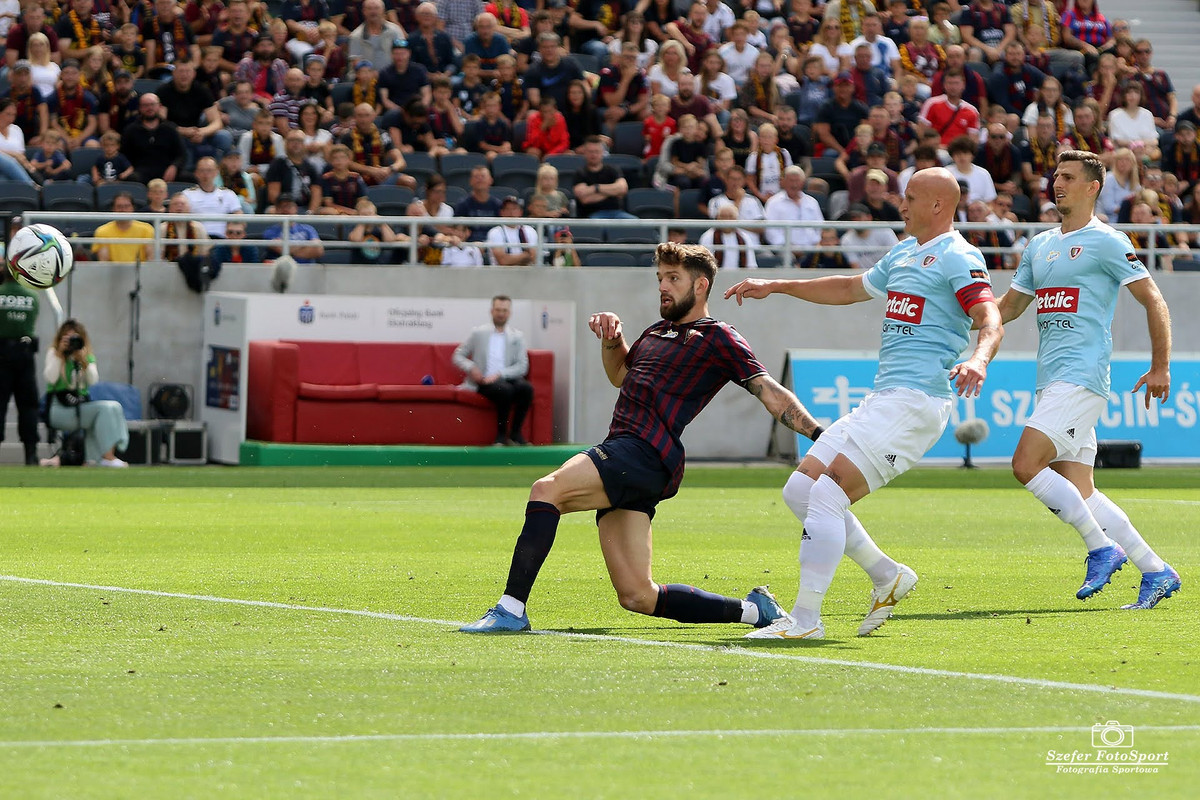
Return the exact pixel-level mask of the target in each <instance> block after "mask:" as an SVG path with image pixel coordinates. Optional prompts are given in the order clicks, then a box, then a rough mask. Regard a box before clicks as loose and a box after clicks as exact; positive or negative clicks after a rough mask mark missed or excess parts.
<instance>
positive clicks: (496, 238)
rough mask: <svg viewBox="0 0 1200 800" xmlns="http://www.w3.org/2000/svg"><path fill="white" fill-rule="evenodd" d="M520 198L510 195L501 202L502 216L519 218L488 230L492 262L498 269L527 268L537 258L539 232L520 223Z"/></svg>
mask: <svg viewBox="0 0 1200 800" xmlns="http://www.w3.org/2000/svg"><path fill="white" fill-rule="evenodd" d="M521 211H522V205H521V200H520V198H518V197H516V196H514V195H509V196H508V197H505V198H504V199H503V200H502V201H501V202H500V216H502V217H513V218H518V219H517V221H515V222H513V223H512V224H500V225H495V226H493V227H491V228H489V229H488V232H487V243H488V248H489V250H488V252H489V254H490V256H491V262H492V263H493V264H495V265H496V266H498V267H527V266H529V265H530V264H532V263H533V260H534V258H536V257H537V242H538V237H537V231H535V230H534V229H533V227H532V226H530V225H522V224H521V222H520V221H519V218H520V216H521Z"/></svg>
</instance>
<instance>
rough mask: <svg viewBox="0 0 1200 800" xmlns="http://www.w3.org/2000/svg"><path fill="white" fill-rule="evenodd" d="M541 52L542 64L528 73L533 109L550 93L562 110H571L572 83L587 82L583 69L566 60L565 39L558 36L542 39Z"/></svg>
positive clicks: (539, 45)
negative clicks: (577, 81)
mask: <svg viewBox="0 0 1200 800" xmlns="http://www.w3.org/2000/svg"><path fill="white" fill-rule="evenodd" d="M538 53H539V54H540V55H541V57H542V60H541V63H538V64H534V65H533V66H532V67H530V68H529V71H528V72H527V73H525V91H526V93H527V94H528V96H529V105H530V107H536V106H537V105H539V101H540V99H541V96H542V94H548V95H550V96H551V97H553V98H554V102H555V103H557V104H558V108H559V109H565V108H567V88H568V87H569V86H570V85H571V82H572V81H576V80H582V79H583V70H582V69H580V68H579V65H578V64H576V63H575V62H574V61H568V60H567V59H565V58H563V48H562V39H561V38H559V36H558V34H557V33H543V34H541V35H540V36H538Z"/></svg>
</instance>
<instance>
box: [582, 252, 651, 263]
mask: <svg viewBox="0 0 1200 800" xmlns="http://www.w3.org/2000/svg"><path fill="white" fill-rule="evenodd" d="M582 258H583V265H584V266H585V267H636V266H637V265H638V263H637V259H636V258H635V257H634V255H633V253H622V252H619V251H615V250H604V251H599V250H593V251H591V252H589V253H588V254H587V255H585V256H582Z"/></svg>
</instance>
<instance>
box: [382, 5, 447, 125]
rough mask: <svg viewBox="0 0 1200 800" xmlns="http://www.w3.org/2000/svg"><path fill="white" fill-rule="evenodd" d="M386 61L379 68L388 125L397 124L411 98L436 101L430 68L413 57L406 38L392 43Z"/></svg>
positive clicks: (427, 101)
mask: <svg viewBox="0 0 1200 800" xmlns="http://www.w3.org/2000/svg"><path fill="white" fill-rule="evenodd" d="M368 2H370V0H368ZM376 63H379V62H376ZM386 63H387V66H386V67H384V68H383V69H381V70H379V99H380V102H381V103H382V105H383V109H384V114H385V119H384V120H383V127H385V128H387V127H395V126H396V125H397V123H396V122H395V121H394V120H396V119H398V118H399V115H400V109H402V108H404V106H406V105H407V104H408V103H409V102H410V101H412V100H414V99H415V100H420V101H421V102H422V103H424V104H425V106H426V107H428V106H429V104H430V102H431V101H432V100H433V94H432V91H431V90H430V88H429V71H428V70H426V69H425V67H423V66H421V65H420V64H417V63H416V62H414V61H413V60H412V50H411V49H410V48H409V46H408V40H407V39H405V38H403V37H401V38H399V39H396V40H395V41H393V42H392V49H391V55H390V56H389V58H388V60H387V62H386Z"/></svg>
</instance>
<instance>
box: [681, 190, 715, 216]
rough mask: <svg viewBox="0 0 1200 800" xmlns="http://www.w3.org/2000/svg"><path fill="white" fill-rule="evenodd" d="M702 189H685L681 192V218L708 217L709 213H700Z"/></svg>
mask: <svg viewBox="0 0 1200 800" xmlns="http://www.w3.org/2000/svg"><path fill="white" fill-rule="evenodd" d="M701 196H703V190H701V189H684V190H683V191H682V192H680V193H679V217H680V219H708V214H707V213H705V214H702V213H700V198H701Z"/></svg>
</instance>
